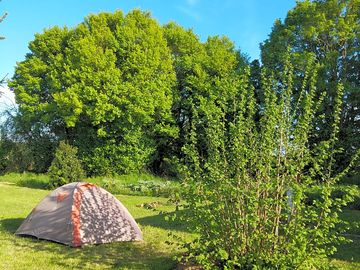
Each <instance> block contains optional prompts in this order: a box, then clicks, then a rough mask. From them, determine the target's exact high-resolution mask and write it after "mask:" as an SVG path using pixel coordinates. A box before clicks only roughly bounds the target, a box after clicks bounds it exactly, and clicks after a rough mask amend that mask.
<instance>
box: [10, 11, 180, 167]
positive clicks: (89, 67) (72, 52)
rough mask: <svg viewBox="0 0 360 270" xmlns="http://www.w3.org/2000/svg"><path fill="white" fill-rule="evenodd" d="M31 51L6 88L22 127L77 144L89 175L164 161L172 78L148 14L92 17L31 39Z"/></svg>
mask: <svg viewBox="0 0 360 270" xmlns="http://www.w3.org/2000/svg"><path fill="white" fill-rule="evenodd" d="M29 48H30V51H31V52H30V53H29V54H28V55H27V56H26V59H25V60H24V61H23V62H20V63H19V64H18V65H17V67H16V70H15V75H14V77H13V79H12V81H11V82H10V84H9V85H10V87H11V88H12V89H13V90H14V91H15V95H16V99H17V103H18V104H19V110H20V114H19V117H20V118H21V119H22V120H23V121H24V123H26V125H27V130H31V129H33V128H34V126H38V127H39V128H40V130H41V131H42V132H45V133H47V134H49V135H50V134H51V135H54V136H55V137H56V138H57V140H62V139H66V140H67V141H68V142H69V143H71V144H73V145H75V146H77V147H78V148H79V155H80V157H81V158H82V160H83V162H84V166H85V169H86V170H87V172H88V173H89V174H110V173H128V172H131V171H139V170H141V169H144V168H150V167H151V164H152V163H153V162H154V160H155V159H161V158H163V156H162V155H161V154H160V153H159V152H160V151H161V149H162V148H164V146H163V144H164V143H166V141H167V138H171V137H176V136H177V129H176V127H175V126H174V125H173V120H172V115H171V105H172V95H173V93H172V87H173V85H174V84H175V74H174V70H173V66H172V60H171V55H170V52H169V49H168V47H167V44H166V40H165V39H164V37H163V34H162V29H161V27H160V26H159V25H158V24H157V22H156V21H154V20H153V19H151V17H150V15H149V14H148V13H143V12H140V11H139V10H134V11H132V12H130V13H128V14H127V15H126V16H124V15H123V13H122V12H120V11H118V12H116V13H114V14H108V13H101V14H98V15H91V16H89V17H87V18H86V19H85V21H84V22H83V23H82V24H80V25H78V26H77V27H76V28H74V29H70V30H69V29H67V28H59V27H53V28H51V29H48V30H46V31H44V33H42V34H37V35H36V37H35V40H34V41H32V42H31V43H30V45H29ZM160 162H161V161H160Z"/></svg>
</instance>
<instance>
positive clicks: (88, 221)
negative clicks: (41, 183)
mask: <svg viewBox="0 0 360 270" xmlns="http://www.w3.org/2000/svg"><path fill="white" fill-rule="evenodd" d="M15 234H17V235H31V236H34V237H37V238H39V239H46V240H51V241H55V242H59V243H63V244H65V245H69V246H73V247H80V246H82V245H85V244H100V243H109V242H118V241H137V240H142V234H141V231H140V229H139V227H138V225H137V224H136V222H135V220H134V218H133V217H132V216H131V214H130V213H129V211H128V210H127V209H126V208H125V206H124V205H123V204H122V203H121V202H119V201H118V200H117V199H116V198H115V197H114V196H113V195H112V194H110V193H109V192H107V191H106V190H104V189H102V188H100V187H98V186H96V185H93V184H89V183H83V182H75V183H70V184H67V185H64V186H61V187H59V188H57V189H55V190H54V191H52V192H51V193H50V194H49V195H47V196H46V197H45V198H44V199H43V200H42V201H41V202H40V203H39V204H38V205H37V206H36V207H35V208H34V209H33V210H32V212H31V213H30V214H29V215H28V216H27V218H26V219H25V220H24V222H23V223H22V224H21V225H20V227H19V228H18V229H17V231H16V233H15Z"/></svg>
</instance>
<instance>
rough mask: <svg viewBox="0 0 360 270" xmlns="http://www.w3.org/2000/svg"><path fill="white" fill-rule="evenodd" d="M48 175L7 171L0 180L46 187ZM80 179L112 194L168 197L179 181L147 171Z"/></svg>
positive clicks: (176, 189) (31, 186)
mask: <svg viewBox="0 0 360 270" xmlns="http://www.w3.org/2000/svg"><path fill="white" fill-rule="evenodd" d="M49 180H50V178H49V176H48V175H47V174H35V173H28V172H26V173H9V174H6V175H1V176H0V182H9V183H14V184H16V185H17V186H21V187H30V188H40V189H48V186H49V185H48V183H49ZM82 181H85V182H89V183H93V184H96V185H98V186H100V187H102V188H105V189H106V190H108V191H109V192H111V193H113V194H127V195H140V196H141V195H144V196H162V197H170V196H171V195H173V194H175V193H176V192H178V190H179V188H180V183H179V182H178V181H177V180H176V179H168V178H162V177H157V176H154V175H152V174H149V173H139V174H128V175H118V176H112V177H110V176H99V177H91V178H86V179H84V180H82Z"/></svg>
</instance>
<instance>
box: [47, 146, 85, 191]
mask: <svg viewBox="0 0 360 270" xmlns="http://www.w3.org/2000/svg"><path fill="white" fill-rule="evenodd" d="M48 173H49V176H50V182H49V184H50V187H52V188H55V187H59V186H62V185H64V184H67V183H71V182H76V181H80V180H81V179H82V178H84V175H85V173H84V170H83V169H82V167H81V163H80V160H79V159H78V158H77V148H76V147H73V146H71V145H69V144H67V143H65V142H64V141H61V142H60V144H59V147H58V148H57V149H56V151H55V158H54V160H53V161H52V163H51V166H50V168H49V171H48Z"/></svg>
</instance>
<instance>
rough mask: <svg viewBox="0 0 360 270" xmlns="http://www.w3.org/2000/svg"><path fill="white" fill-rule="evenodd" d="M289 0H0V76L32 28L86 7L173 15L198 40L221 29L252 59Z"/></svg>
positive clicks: (73, 21) (78, 14) (161, 17)
mask: <svg viewBox="0 0 360 270" xmlns="http://www.w3.org/2000/svg"><path fill="white" fill-rule="evenodd" d="M294 6H295V0H142V1H141V0H31V1H29V0H2V1H1V2H0V14H1V13H3V12H8V13H9V14H8V16H7V18H6V19H5V20H4V21H3V23H1V24H0V36H5V37H6V39H5V40H3V41H0V53H1V55H0V76H1V75H2V76H4V75H5V74H7V73H9V76H8V78H9V77H11V76H12V75H13V72H14V66H15V65H16V62H17V61H21V60H23V59H24V56H25V54H26V53H27V52H28V47H27V46H28V43H29V41H31V40H33V38H34V34H35V33H39V32H42V31H43V29H45V28H49V27H52V26H55V25H59V26H64V25H66V26H68V27H73V26H76V25H77V24H79V23H80V22H82V20H83V18H84V17H85V16H87V15H88V14H90V13H98V12H101V11H107V12H113V11H115V10H118V9H120V10H123V11H124V12H128V11H130V10H132V9H133V8H140V9H142V10H147V11H150V12H151V14H152V16H153V17H154V18H155V19H156V20H157V21H158V22H159V23H161V24H164V23H167V22H169V21H175V22H176V23H178V24H180V25H182V26H183V27H186V28H192V29H193V30H194V32H195V33H196V34H198V36H199V37H200V38H201V40H203V41H204V40H206V38H207V37H208V36H209V35H226V36H228V37H229V38H230V39H231V40H232V41H234V43H235V45H236V47H237V48H240V49H241V50H242V51H243V52H245V53H247V54H248V55H249V56H250V57H251V58H252V59H255V58H258V57H259V43H260V42H262V41H263V40H265V39H266V38H267V35H268V34H269V33H270V31H271V27H272V25H273V22H274V20H275V19H276V18H284V17H285V16H286V13H287V11H288V10H289V9H291V8H292V7H294Z"/></svg>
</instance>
